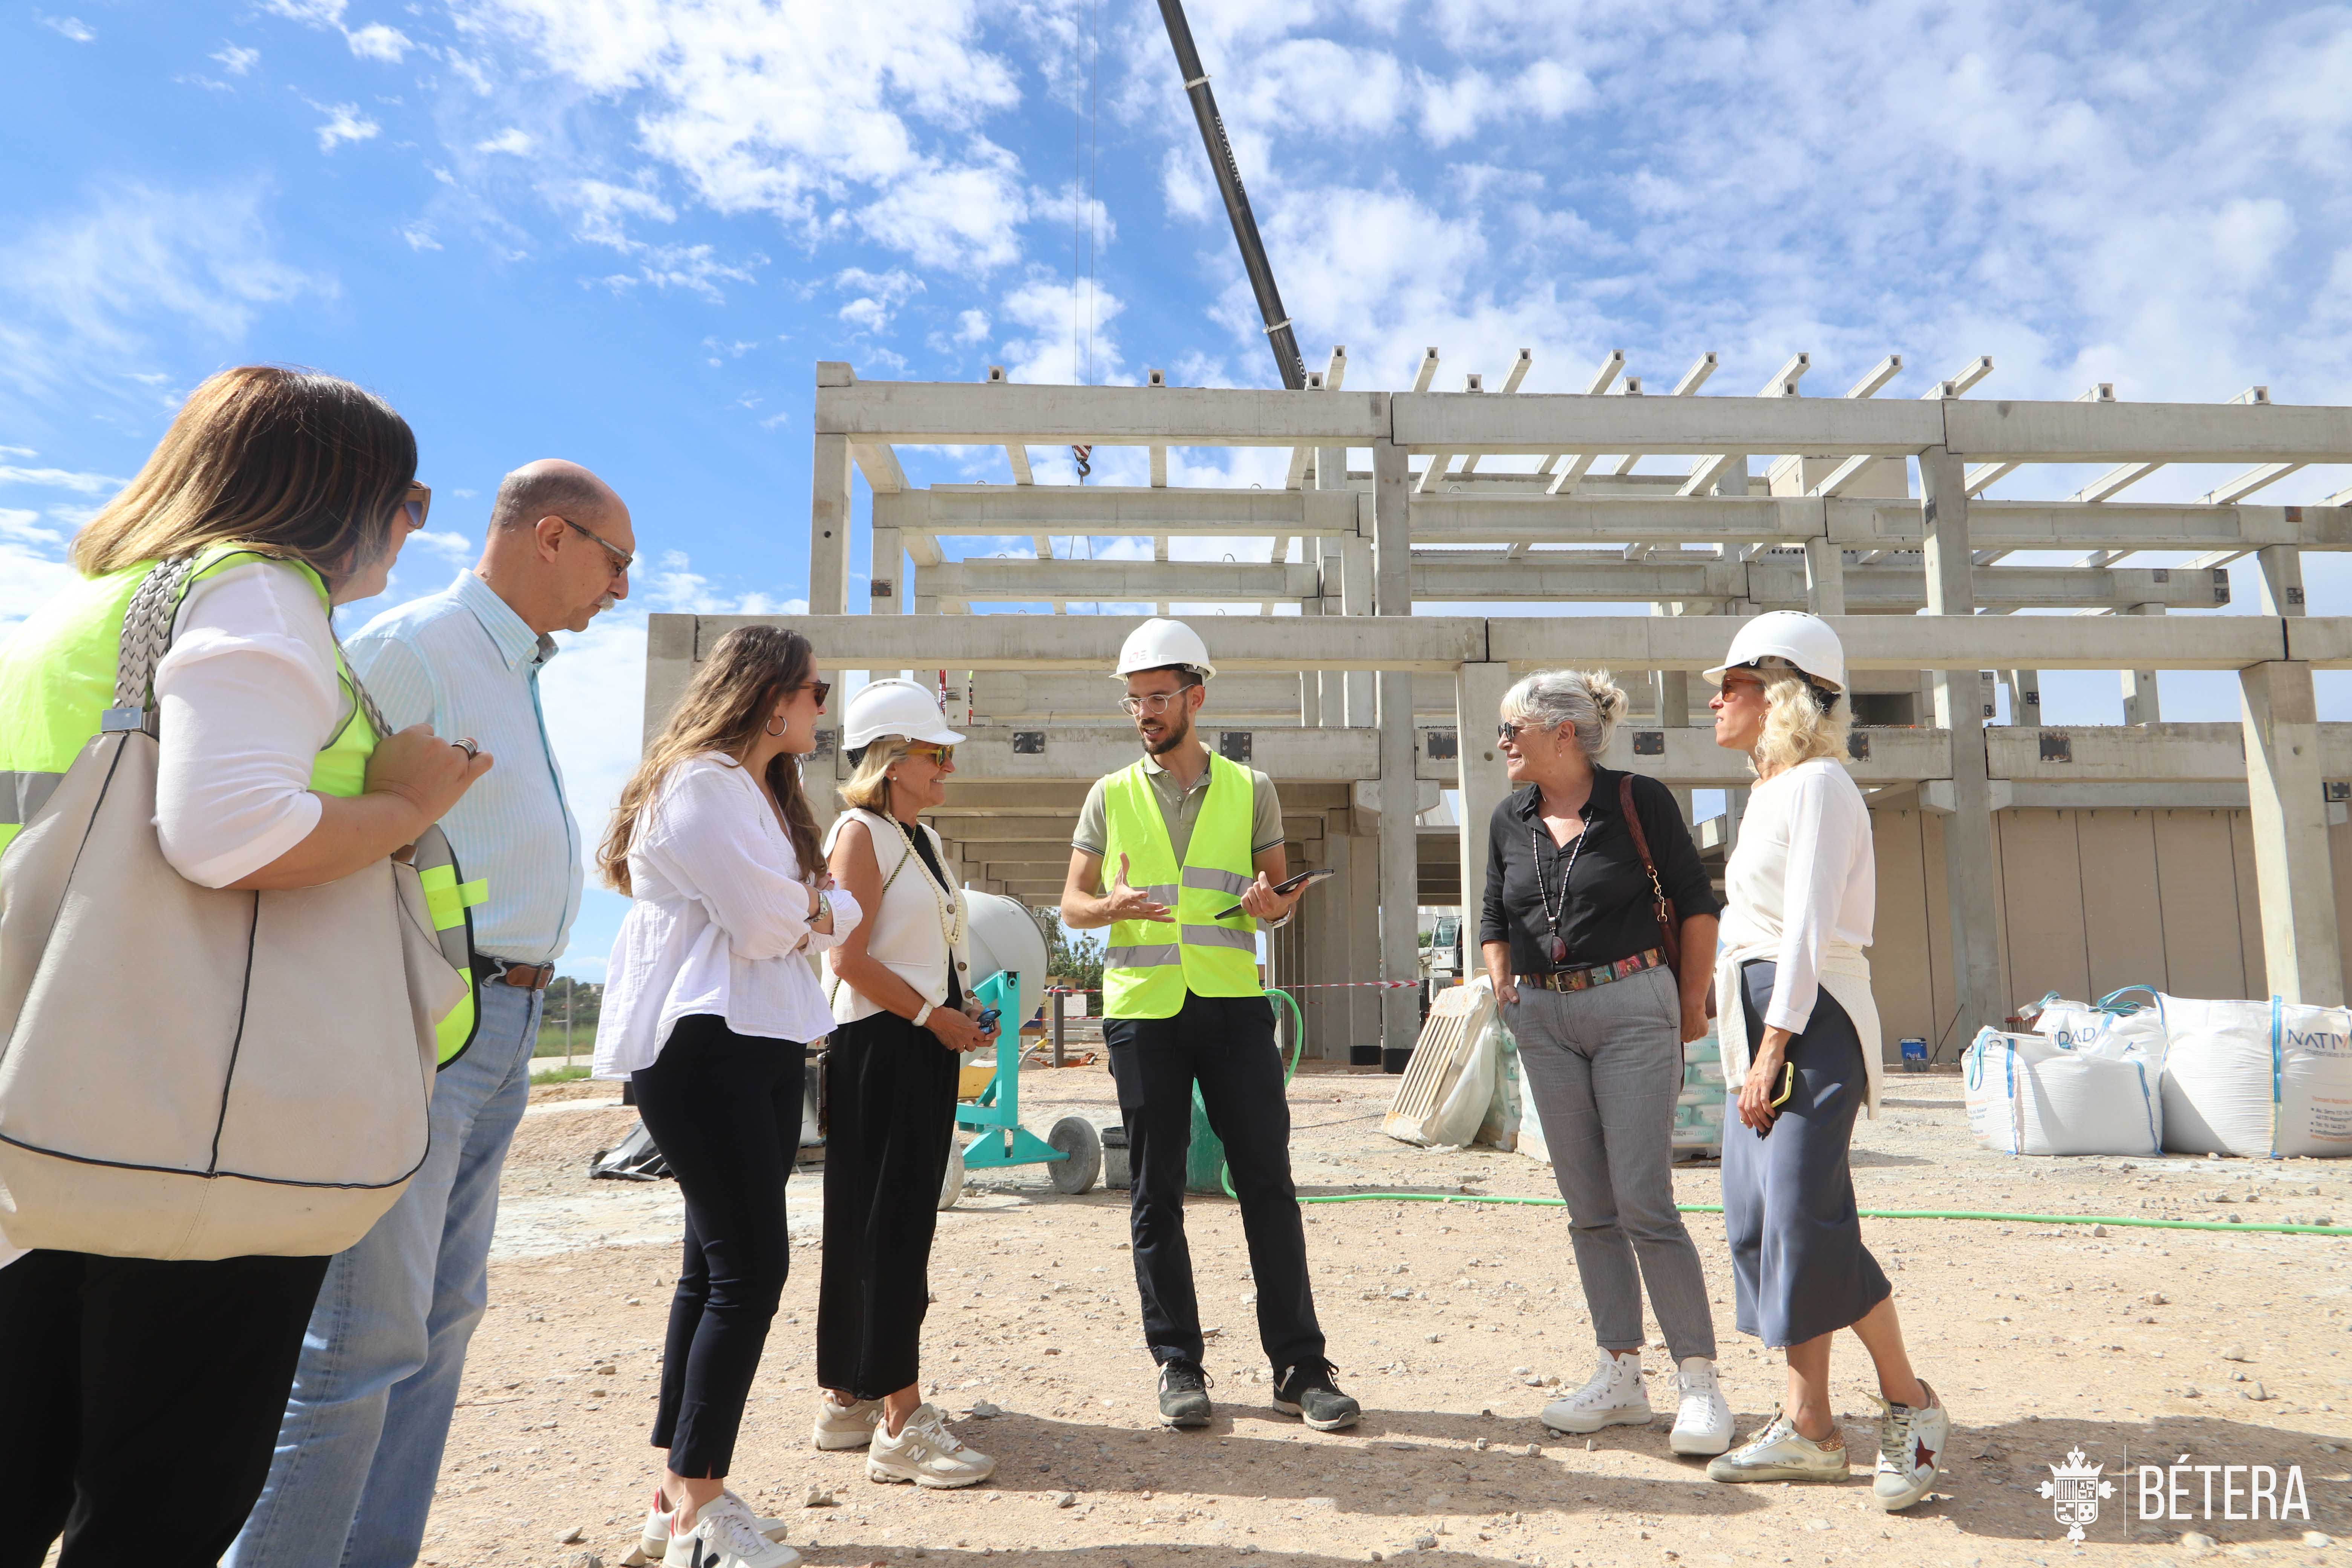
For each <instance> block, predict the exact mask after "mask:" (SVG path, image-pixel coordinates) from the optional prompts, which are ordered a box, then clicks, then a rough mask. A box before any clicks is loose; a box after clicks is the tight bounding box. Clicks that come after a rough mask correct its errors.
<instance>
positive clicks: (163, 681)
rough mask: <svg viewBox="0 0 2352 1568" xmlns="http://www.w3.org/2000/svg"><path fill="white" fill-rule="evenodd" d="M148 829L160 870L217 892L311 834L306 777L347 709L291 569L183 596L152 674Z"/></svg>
mask: <svg viewBox="0 0 2352 1568" xmlns="http://www.w3.org/2000/svg"><path fill="white" fill-rule="evenodd" d="M155 700H156V705H157V707H158V709H159V710H161V723H162V728H161V730H160V731H159V742H158V755H157V760H156V777H155V827H156V833H157V837H159V839H160V840H161V842H162V845H163V856H164V858H165V859H167V860H169V861H170V862H171V863H172V868H173V870H175V871H177V872H179V873H180V875H182V876H183V877H185V878H186V879H188V880H190V881H191V882H195V883H198V884H200V885H202V886H204V887H207V888H221V887H226V886H227V885H228V884H229V883H231V882H234V881H236V880H238V879H241V878H244V877H247V876H250V875H251V874H252V873H254V872H256V871H257V870H259V869H261V868H262V867H264V866H267V865H268V864H269V863H270V862H271V861H272V860H275V859H277V858H278V857H279V856H280V855H283V854H285V853H286V851H288V850H289V849H291V848H293V847H294V846H296V845H297V844H299V843H300V842H301V841H302V840H303V839H304V838H306V837H309V836H310V830H311V829H312V828H314V827H316V826H318V825H319V816H320V812H321V811H322V810H323V809H324V808H323V807H321V806H320V804H319V797H318V796H317V795H312V794H311V793H310V770H311V767H312V766H313V764H314V763H316V762H317V760H318V755H319V752H320V751H322V750H323V749H324V748H325V747H326V745H327V743H328V742H331V741H332V740H333V739H334V738H335V734H336V731H339V730H341V728H342V726H343V724H344V723H345V721H348V720H349V719H350V717H351V698H350V695H349V693H347V692H346V691H345V690H344V689H343V686H342V682H341V680H340V679H337V677H336V674H335V641H334V634H333V632H332V631H331V630H330V629H329V627H328V625H327V609H326V606H325V605H323V604H321V603H320V599H319V590H318V588H317V587H316V586H315V585H314V584H312V583H311V581H310V577H309V576H308V574H305V573H304V572H303V571H302V569H301V568H300V567H299V566H295V565H291V564H289V563H284V562H277V561H271V562H255V563H250V564H247V565H240V566H232V567H230V568H229V569H228V570H227V571H226V572H223V573H220V574H217V575H216V576H212V577H207V578H205V580H204V581H203V582H201V583H199V584H196V585H195V586H194V588H192V589H190V590H189V591H188V595H187V597H186V598H185V599H184V600H183V601H182V602H181V606H180V615H179V618H178V621H177V622H176V623H175V629H174V631H173V637H172V647H171V649H170V651H168V652H167V653H165V654H164V655H163V658H162V659H161V660H159V661H158V662H157V664H156V666H155Z"/></svg>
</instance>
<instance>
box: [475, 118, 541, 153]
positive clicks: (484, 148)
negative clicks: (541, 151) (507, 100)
mask: <svg viewBox="0 0 2352 1568" xmlns="http://www.w3.org/2000/svg"><path fill="white" fill-rule="evenodd" d="M537 145H538V143H537V142H534V141H532V140H531V135H530V132H528V131H525V130H524V129H522V128H521V127H520V126H519V125H510V126H509V127H507V129H505V130H504V131H501V132H499V133H498V134H497V135H496V136H492V137H488V138H487V139H485V140H483V141H480V142H475V143H474V151H475V152H477V153H513V154H514V155H515V156H516V157H518V158H522V157H528V156H530V152H531V149H532V148H534V147H536V146H537Z"/></svg>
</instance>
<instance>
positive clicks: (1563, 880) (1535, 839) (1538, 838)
mask: <svg viewBox="0 0 2352 1568" xmlns="http://www.w3.org/2000/svg"><path fill="white" fill-rule="evenodd" d="M1577 815H1578V816H1582V815H1583V814H1582V813H1581V812H1579V813H1578V814H1577ZM1590 837H1592V825H1591V823H1589V822H1588V823H1586V824H1585V825H1584V830H1583V831H1582V832H1580V833H1579V834H1578V835H1577V836H1576V842H1575V843H1574V844H1572V845H1570V846H1569V850H1568V864H1567V865H1566V866H1565V867H1564V868H1562V869H1561V871H1560V874H1559V908H1558V909H1554V908H1553V907H1552V902H1551V886H1550V884H1549V883H1548V882H1546V881H1545V880H1544V868H1543V834H1542V833H1541V832H1540V831H1539V830H1538V829H1537V828H1535V827H1529V828H1528V851H1529V852H1530V853H1531V854H1532V855H1533V856H1534V857H1535V868H1536V893H1537V895H1538V897H1540V898H1541V899H1542V900H1543V911H1544V924H1546V925H1548V926H1549V927H1550V928H1551V934H1550V935H1549V936H1548V937H1546V938H1545V939H1544V957H1545V958H1546V959H1548V960H1549V961H1550V962H1551V963H1556V964H1557V963H1567V962H1568V939H1567V938H1566V937H1563V936H1561V935H1560V934H1559V920H1560V917H1561V916H1562V915H1564V914H1566V913H1568V880H1569V879H1570V878H1571V877H1573V876H1575V875H1576V858H1577V857H1578V856H1579V855H1581V854H1583V853H1584V841H1585V840H1586V839H1588V838H1590ZM1552 853H1553V854H1554V856H1555V857H1556V856H1557V855H1558V854H1559V851H1558V850H1557V849H1555V850H1553V852H1552Z"/></svg>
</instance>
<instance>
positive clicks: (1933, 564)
mask: <svg viewBox="0 0 2352 1568" xmlns="http://www.w3.org/2000/svg"><path fill="white" fill-rule="evenodd" d="M1919 489H1920V502H1919V510H1920V513H1921V521H1923V522H1924V523H1925V525H1926V529H1927V613H1928V614H1929V615H1934V616H1967V615H1973V614H1975V613H1976V584H1975V579H1974V577H1973V575H1972V574H1973V571H1974V567H1975V558H1974V556H1973V555H1972V554H1971V553H1970V551H1969V494H1968V479H1967V466H1966V464H1965V463H1963V462H1962V461H1961V459H1960V458H1956V457H1954V456H1953V455H1952V454H1951V453H1950V452H1948V451H1947V450H1946V449H1945V448H1943V447H1928V448H1927V450H1926V451H1924V452H1922V453H1920V454H1919ZM1935 701H1936V723H1937V726H1938V727H1939V728H1941V729H1943V730H1945V731H1948V733H1949V734H1950V736H1951V742H1952V816H1951V819H1950V820H1949V821H1948V822H1947V823H1946V824H1945V825H1944V889H1945V896H1946V898H1947V900H1948V902H1949V904H1950V909H1951V921H1950V924H1951V930H1952V974H1953V978H1954V980H1955V982H1956V984H1955V987H1954V989H1955V993H1956V994H1957V995H1958V1002H1959V1011H1958V1017H1957V1018H1956V1019H1955V1020H1954V1022H1953V1025H1952V1027H1951V1030H1950V1032H1949V1034H1948V1035H1947V1036H1944V1038H1948V1039H1950V1040H1952V1041H1955V1042H1957V1043H1958V1045H1960V1046H1965V1045H1966V1044H1967V1043H1968V1042H1969V1041H1970V1040H1972V1039H1974V1038H1975V1037H1976V1033H1977V1031H1978V1030H1979V1029H1980V1028H1982V1027H1984V1026H1986V1025H1988V1024H1990V1025H1992V1026H1994V1027H1996V1028H1997V1027H1999V1026H2000V1021H2001V1019H2002V1018H2003V1017H2004V1016H2007V1014H2008V1008H2007V1007H2006V1006H2005V1005H2003V1002H2002V999H2001V993H2000V932H1999V928H1998V926H1997V924H1996V922H1997V921H1998V919H1999V913H1998V906H1997V904H1996V902H1995V898H1994V892H1995V889H1994V888H1993V858H1992V789H1991V784H1990V780H1988V778H1987V777H1986V773H1985V744H1984V718H1983V711H1984V709H1983V704H1984V698H1983V696H1982V693H1981V681H1980V679H1979V675H1978V672H1977V671H1975V670H1973V669H1958V670H1952V669H1942V670H1937V671H1936V672H1935ZM2315 793H2316V792H2315ZM1940 1044H1941V1040H1938V1041H1934V1042H1930V1048H1931V1049H1933V1048H1936V1047H1937V1046H1939V1045H1940Z"/></svg>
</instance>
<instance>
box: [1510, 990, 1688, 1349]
mask: <svg viewBox="0 0 2352 1568" xmlns="http://www.w3.org/2000/svg"><path fill="white" fill-rule="evenodd" d="M1503 1021H1504V1023H1506V1024H1507V1025H1508V1026H1510V1030H1511V1033H1512V1034H1513V1035H1514V1036H1516V1037H1517V1038H1518V1042H1519V1068H1520V1071H1521V1073H1522V1074H1523V1075H1524V1077H1525V1079H1526V1080H1527V1085H1528V1091H1529V1092H1530V1093H1531V1094H1532V1095H1533V1096H1534V1098H1535V1103H1536V1112H1537V1114H1538V1116H1540V1117H1541V1118H1542V1120H1543V1131H1544V1141H1545V1142H1547V1143H1549V1145H1550V1146H1551V1170H1552V1176H1553V1178H1554V1179H1555V1180H1557V1181H1558V1182H1559V1195H1560V1196H1561V1197H1563V1198H1565V1199H1566V1200H1567V1201H1568V1217H1569V1226H1570V1229H1569V1236H1570V1239H1571V1240H1572V1241H1573V1242H1574V1243H1575V1247H1576V1271H1577V1274H1578V1275H1579V1277H1580V1279H1581V1280H1582V1282H1583V1285H1584V1304H1585V1306H1586V1308H1587V1310H1590V1311H1591V1314H1592V1332H1593V1338H1594V1339H1595V1340H1596V1341H1598V1342H1599V1343H1600V1344H1601V1348H1602V1349H1604V1350H1611V1351H1626V1350H1638V1349H1640V1348H1641V1345H1642V1341H1643V1334H1642V1285H1643V1281H1644V1280H1646V1281H1647V1282H1648V1284H1649V1288H1650V1307H1651V1310H1653V1311H1654V1312H1655V1313H1656V1314H1657V1317H1658V1326H1659V1328H1660V1329H1662V1330H1664V1332H1665V1336H1666V1345H1667V1348H1668V1350H1669V1352H1671V1353H1672V1355H1673V1356H1674V1358H1675V1361H1676V1362H1678V1363H1679V1362H1681V1361H1684V1360H1685V1359H1687V1358H1688V1357H1691V1356H1695V1355H1696V1356H1706V1357H1707V1358H1709V1359H1710V1360H1712V1359H1713V1358H1714V1355H1715V1318H1714V1314H1713V1313H1711V1312H1710V1311H1708V1310H1707V1303H1706V1276H1705V1275H1704V1274H1703V1273H1701V1272H1700V1269H1699V1262H1698V1248H1697V1247H1695V1246H1693V1245H1692V1244H1691V1238H1690V1232H1689V1230H1688V1229H1687V1228H1685V1226H1684V1225H1683V1216H1682V1215H1681V1214H1680V1213H1679V1212H1677V1211H1676V1209H1675V1180H1674V1170H1673V1166H1674V1151H1673V1136H1674V1121H1675V1097H1676V1096H1678V1095H1679V1094H1680V1093H1681V1092H1682V1087H1683V1047H1682V1003H1681V1000H1680V998H1679V997H1678V996H1677V994H1676V993H1675V978H1674V974H1673V972H1672V971H1670V970H1667V969H1665V968H1663V967H1661V968H1657V969H1652V970H1645V971H1643V973H1639V974H1631V975H1627V976H1626V977H1625V978H1624V979H1622V980H1618V981H1612V983H1610V984H1606V985H1596V986H1593V987H1592V988H1591V990H1589V991H1570V992H1558V991H1538V990H1535V989H1533V988H1529V989H1527V990H1523V991H1521V992H1520V993H1519V999H1518V1001H1517V1002H1516V1003H1513V1004H1510V1005H1507V1006H1506V1007H1505V1008H1504V1009H1503ZM1636 1259H1638V1260H1639V1263H1640V1270H1639V1272H1638V1273H1637V1272H1636V1271H1635V1261H1636Z"/></svg>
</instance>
